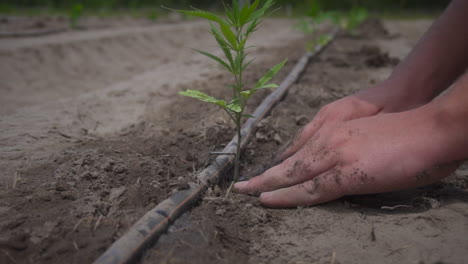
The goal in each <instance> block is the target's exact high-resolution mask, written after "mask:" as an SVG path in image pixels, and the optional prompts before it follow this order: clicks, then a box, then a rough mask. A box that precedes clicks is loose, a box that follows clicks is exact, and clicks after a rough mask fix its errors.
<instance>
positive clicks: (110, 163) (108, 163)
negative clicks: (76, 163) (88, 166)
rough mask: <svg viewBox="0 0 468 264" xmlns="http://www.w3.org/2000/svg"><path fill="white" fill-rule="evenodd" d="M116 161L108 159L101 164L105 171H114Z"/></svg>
mask: <svg viewBox="0 0 468 264" xmlns="http://www.w3.org/2000/svg"><path fill="white" fill-rule="evenodd" d="M114 164H115V162H114V161H113V160H107V161H106V162H104V164H102V165H101V169H102V170H103V171H107V172H109V171H112V168H113V167H114Z"/></svg>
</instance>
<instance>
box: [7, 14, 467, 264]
mask: <svg viewBox="0 0 468 264" xmlns="http://www.w3.org/2000/svg"><path fill="white" fill-rule="evenodd" d="M413 23H414V22H406V23H402V22H398V23H394V22H388V23H386V27H387V28H388V30H389V31H390V33H385V32H382V29H379V28H378V27H375V28H374V29H373V30H366V32H367V33H366V34H361V35H360V36H353V37H349V36H340V37H339V39H338V40H337V41H336V42H334V43H333V45H332V46H331V47H330V48H329V49H328V50H327V51H326V52H325V53H323V54H322V55H321V56H320V57H319V58H317V59H316V60H314V62H313V63H312V64H311V65H310V66H309V68H308V69H307V72H306V73H305V74H304V76H303V77H302V79H301V80H300V82H299V83H298V84H296V85H294V87H292V89H291V91H290V92H289V94H288V96H287V98H286V99H285V101H284V102H282V103H281V104H280V105H279V106H278V107H277V108H276V109H275V110H274V111H273V113H272V116H271V117H269V118H268V119H266V120H265V121H263V122H262V124H261V127H260V129H259V131H258V132H257V135H256V139H255V140H254V141H253V142H252V143H251V144H250V145H249V147H248V149H247V150H246V152H245V155H244V157H243V160H244V163H243V175H244V177H251V176H254V175H256V174H257V173H258V171H261V170H262V169H264V168H265V167H266V166H268V161H269V160H271V158H272V157H273V155H274V154H275V153H276V152H277V151H278V148H279V147H280V146H281V145H283V144H284V143H286V141H287V140H289V139H290V138H291V137H292V136H293V135H294V133H295V132H296V131H297V130H298V129H299V128H300V127H301V126H302V125H304V124H305V123H306V122H307V121H308V120H310V119H312V117H313V115H314V114H315V113H316V112H317V111H318V109H319V108H320V106H322V105H323V104H325V103H327V102H330V101H332V100H335V99H337V98H340V97H342V96H344V95H347V94H350V93H352V92H354V91H357V90H359V89H362V88H365V87H368V86H370V85H373V84H375V83H376V82H378V81H380V80H382V79H383V78H385V77H386V76H387V75H388V74H389V72H390V71H391V67H392V66H393V65H394V63H395V62H396V60H397V59H401V58H402V56H403V55H404V54H406V53H407V52H408V51H409V49H410V48H411V45H413V44H414V42H413V41H412V39H411V38H415V36H414V34H421V33H422V32H423V31H424V29H425V28H426V27H427V25H428V24H429V21H425V22H421V21H417V23H418V25H419V26H418V27H414V26H412V25H413ZM293 24H294V21H288V20H269V21H267V22H266V23H265V24H264V26H263V28H262V30H261V31H259V33H258V35H257V36H256V38H255V39H254V40H253V41H252V44H253V45H255V46H257V48H256V50H255V56H256V57H257V61H256V64H255V65H256V66H254V67H253V68H252V71H251V72H250V73H249V74H248V76H247V80H248V82H249V83H252V82H253V81H254V80H255V78H258V77H259V76H260V75H261V74H262V73H263V72H264V71H265V70H266V68H267V67H268V66H269V65H270V66H271V65H273V64H274V63H277V62H278V61H280V60H281V59H282V58H284V57H288V58H289V59H290V62H289V64H288V67H287V69H285V70H283V71H282V73H281V75H280V76H279V77H278V80H280V79H281V78H282V77H284V76H285V75H286V74H287V72H288V70H289V69H290V68H291V67H292V66H293V65H294V63H295V61H296V60H297V58H299V56H300V55H301V54H302V52H303V49H302V48H303V47H304V46H305V41H306V40H305V38H304V37H303V36H302V35H301V34H300V33H298V32H295V31H294V30H292V26H293ZM387 24H388V25H387ZM407 25H409V26H408V27H410V28H411V30H412V31H411V32H412V33H411V36H410V37H407V36H406V34H409V33H407V32H406V31H405V28H406V27H407ZM368 26H369V25H366V27H368ZM415 28H417V29H418V30H415ZM392 31H393V33H392ZM271 32H274V33H275V34H271ZM368 32H371V34H370V33H368ZM395 32H398V33H399V35H395ZM188 47H201V48H205V49H208V50H209V51H213V52H216V48H215V47H214V45H213V44H212V41H211V39H210V38H209V37H208V35H207V33H206V25H205V23H200V22H187V23H177V24H173V25H154V26H150V27H144V28H142V27H134V28H131V27H128V28H118V29H103V30H89V31H83V32H66V33H61V34H57V35H51V36H45V37H40V38H22V39H4V40H2V41H1V42H0V57H1V59H0V79H1V80H2V81H1V83H0V90H1V91H2V97H1V99H0V105H1V106H0V113H1V114H2V116H1V117H0V128H1V131H2V133H1V134H0V138H1V140H0V166H1V168H2V178H1V181H0V189H1V191H0V262H1V263H90V262H92V261H93V260H94V259H95V258H97V257H98V256H99V255H100V254H101V253H102V252H103V251H104V250H105V249H106V248H107V247H108V246H109V245H110V244H111V243H112V242H113V241H114V240H115V239H117V238H118V237H120V236H121V235H122V234H123V233H124V232H125V231H126V230H127V229H128V227H129V226H130V225H132V224H133V223H134V222H135V221H136V220H137V219H138V218H139V217H141V216H142V215H143V214H144V213H145V212H146V211H147V210H149V209H150V208H152V207H154V206H155V205H156V204H158V203H159V202H161V201H162V200H163V199H165V198H167V197H168V196H169V195H170V194H172V193H174V192H176V191H178V190H181V189H185V188H187V183H188V182H191V181H195V179H196V178H195V176H196V173H197V172H198V171H199V170H200V169H202V168H203V167H204V166H205V165H206V164H207V163H208V162H209V161H210V159H211V157H210V155H209V153H210V152H211V151H217V150H221V149H222V148H223V146H224V145H223V144H226V143H227V142H228V141H229V139H230V138H231V137H232V135H231V134H232V124H231V123H230V122H229V120H228V118H227V117H226V116H225V115H223V114H222V113H220V112H219V111H217V109H216V108H214V107H211V106H208V105H204V104H202V103H198V102H196V101H193V100H190V99H187V98H183V97H179V96H178V95H177V91H179V90H182V89H187V88H194V89H201V90H203V91H207V92H209V93H211V94H213V95H214V96H218V97H222V96H223V95H225V94H226V93H227V89H221V88H223V87H224V85H225V83H226V82H229V81H230V79H229V78H228V75H226V74H224V73H222V71H220V70H219V69H215V68H213V67H212V63H211V62H210V61H208V60H206V59H204V58H203V57H201V56H199V55H195V54H193V52H192V51H191V50H190V49H188ZM389 47H391V48H389ZM267 93H268V91H263V92H262V93H260V94H258V96H256V97H255V98H254V99H253V101H252V105H251V107H252V108H253V107H254V106H255V105H257V104H258V103H259V102H260V101H261V98H263V97H264V96H265V95H266V94H267ZM467 175H468V170H467V169H460V170H459V171H458V172H457V175H454V176H453V177H451V179H448V180H447V181H445V182H443V183H439V184H436V185H434V186H430V187H427V188H422V189H417V190H410V191H406V192H402V193H395V194H386V195H371V196H359V197H348V198H344V199H341V200H340V201H336V202H333V203H329V204H326V205H322V206H317V207H313V208H301V209H295V210H270V209H265V208H262V207H260V206H259V205H258V204H257V201H256V199H255V198H252V197H246V196H240V195H232V196H231V198H230V199H227V200H225V199H220V198H219V197H218V196H219V195H220V193H221V192H222V191H221V190H220V188H218V187H217V188H215V189H214V190H212V191H210V192H209V193H208V196H207V197H206V198H205V200H204V201H203V202H202V203H201V204H200V205H199V206H198V207H196V208H194V210H192V211H191V212H190V213H187V214H186V215H184V216H183V217H182V219H181V220H180V221H177V222H176V224H175V225H174V226H173V227H171V229H170V231H169V233H168V235H167V236H164V237H163V238H161V240H160V241H159V243H158V244H157V245H156V247H155V248H154V249H152V250H150V251H149V252H148V253H147V254H146V256H144V258H143V262H144V263H153V262H154V260H155V259H156V260H158V261H160V262H161V263H311V262H326V263H328V262H330V261H331V258H332V255H334V256H335V259H336V262H335V263H375V262H384V263H385V262H388V263H393V262H416V263H418V262H419V263H435V262H437V261H442V262H444V263H462V262H463V257H464V255H466V252H467V250H468V243H467V242H468V241H467V237H468V236H467V234H466V232H465V231H464V230H467V228H466V227H467V224H468V223H467V221H466V219H467V216H468V213H467V208H468V207H467V200H468V195H467V189H468V182H467V180H466V179H467ZM395 205H405V206H400V207H396V208H393V207H392V206H395ZM382 206H384V207H382ZM385 206H387V207H390V208H393V209H389V208H387V207H385Z"/></svg>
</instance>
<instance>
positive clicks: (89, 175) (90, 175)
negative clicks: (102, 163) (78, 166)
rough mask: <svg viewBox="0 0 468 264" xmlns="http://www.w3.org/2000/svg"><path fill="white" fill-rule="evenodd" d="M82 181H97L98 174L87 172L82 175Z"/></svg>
mask: <svg viewBox="0 0 468 264" xmlns="http://www.w3.org/2000/svg"><path fill="white" fill-rule="evenodd" d="M80 179H82V180H88V181H90V180H95V179H97V174H96V173H94V172H90V171H85V172H83V173H82V174H81V175H80Z"/></svg>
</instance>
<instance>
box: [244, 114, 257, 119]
mask: <svg viewBox="0 0 468 264" xmlns="http://www.w3.org/2000/svg"><path fill="white" fill-rule="evenodd" d="M242 117H247V118H255V116H253V115H249V114H243V115H242Z"/></svg>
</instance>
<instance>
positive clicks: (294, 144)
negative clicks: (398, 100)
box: [277, 95, 382, 160]
mask: <svg viewBox="0 0 468 264" xmlns="http://www.w3.org/2000/svg"><path fill="white" fill-rule="evenodd" d="M381 110H382V106H381V105H380V104H378V103H377V102H375V101H372V100H368V99H364V98H363V97H361V96H359V95H352V96H347V97H344V98H342V99H340V100H337V101H334V102H332V103H330V104H328V105H326V106H324V107H322V109H321V110H320V111H319V112H318V113H317V115H316V116H315V118H314V119H313V120H312V121H311V122H310V123H308V124H307V125H306V126H305V127H304V128H303V129H302V130H301V131H300V132H299V133H298V134H297V135H296V136H295V137H294V139H293V140H292V141H291V143H290V145H289V146H288V147H287V148H286V150H285V151H284V152H283V153H281V154H280V156H279V157H277V159H278V160H284V159H286V158H288V157H290V156H292V155H293V154H294V153H296V152H297V151H298V150H299V149H300V148H302V146H304V144H305V143H306V142H307V141H308V140H309V139H310V138H312V137H313V136H314V135H315V134H316V133H317V132H318V131H320V130H322V129H327V128H328V127H332V126H334V125H336V124H337V123H339V122H343V121H349V120H353V119H358V118H362V117H369V116H373V115H376V114H378V113H379V112H380V111H381Z"/></svg>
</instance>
